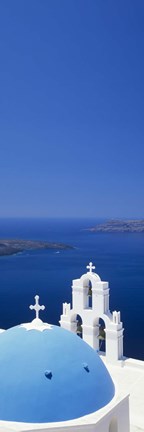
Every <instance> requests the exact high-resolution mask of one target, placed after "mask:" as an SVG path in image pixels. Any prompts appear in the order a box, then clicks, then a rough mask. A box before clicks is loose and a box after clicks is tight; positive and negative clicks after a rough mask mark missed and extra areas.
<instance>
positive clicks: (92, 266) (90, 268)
mask: <svg viewBox="0 0 144 432" xmlns="http://www.w3.org/2000/svg"><path fill="white" fill-rule="evenodd" d="M86 268H87V269H88V270H89V272H90V273H92V271H93V270H95V266H94V265H93V263H92V262H90V263H89V265H87V266H86Z"/></svg>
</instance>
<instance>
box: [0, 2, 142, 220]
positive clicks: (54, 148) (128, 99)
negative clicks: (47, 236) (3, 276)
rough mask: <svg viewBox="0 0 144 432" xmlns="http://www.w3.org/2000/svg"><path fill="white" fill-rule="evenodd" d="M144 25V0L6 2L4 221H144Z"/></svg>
mask: <svg viewBox="0 0 144 432" xmlns="http://www.w3.org/2000/svg"><path fill="white" fill-rule="evenodd" d="M143 23H144V1H143V0H139V1H136V0H135V1H134V0H121V1H118V0H109V1H107V0H90V1H88V0H87V1H86V0H69V1H68V0H39V1H38V0H21V1H19V0H13V1H11V0H1V2H0V216H1V217H3V216H35V217H39V216H46V217H47V216H50V217H51V216H66V217H70V216H72V217H73V216H79V217H81V216H83V217H87V216H88V217H100V216H103V217H115V216H117V217H122V216H124V217H144V194H143V185H144V180H143V177H144V176H143V171H144V55H143V53H144V28H143Z"/></svg>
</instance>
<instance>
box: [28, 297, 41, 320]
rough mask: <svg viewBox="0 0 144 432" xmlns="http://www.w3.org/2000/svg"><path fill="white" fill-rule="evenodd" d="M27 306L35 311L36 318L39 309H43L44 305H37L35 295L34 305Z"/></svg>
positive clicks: (37, 298) (37, 301)
mask: <svg viewBox="0 0 144 432" xmlns="http://www.w3.org/2000/svg"><path fill="white" fill-rule="evenodd" d="M29 308H30V309H31V310H33V309H34V310H35V312H36V318H37V319H39V311H40V310H44V309H45V306H44V305H42V306H40V305H39V296H38V295H36V296H35V305H34V306H33V305H30V306H29Z"/></svg>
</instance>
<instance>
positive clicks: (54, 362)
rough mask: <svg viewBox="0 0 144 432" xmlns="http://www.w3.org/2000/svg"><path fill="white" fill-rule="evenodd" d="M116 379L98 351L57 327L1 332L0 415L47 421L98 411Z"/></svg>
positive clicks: (15, 419) (8, 417)
mask: <svg viewBox="0 0 144 432" xmlns="http://www.w3.org/2000/svg"><path fill="white" fill-rule="evenodd" d="M114 392H115V390H114V384H113V382H112V379H111V377H110V375H109V373H108V371H107V369H106V367H105V366H104V364H103V362H102V360H101V359H100V357H99V356H98V354H97V353H96V352H95V351H94V350H93V349H92V348H91V347H90V346H89V345H88V344H86V343H85V342H84V341H83V340H82V339H80V338H79V337H78V336H77V335H75V334H73V333H71V332H69V331H67V330H64V329H63V328H61V327H57V326H52V328H51V329H47V330H44V331H38V330H26V328H24V327H21V326H16V327H13V328H11V329H9V330H6V331H5V332H3V333H1V334H0V420H6V421H16V422H30V423H47V422H59V421H65V420H72V419H75V418H78V417H81V416H84V415H86V414H90V413H92V412H94V411H96V410H99V409H100V408H102V407H103V406H105V405H107V404H108V402H110V400H111V399H112V398H113V396H114Z"/></svg>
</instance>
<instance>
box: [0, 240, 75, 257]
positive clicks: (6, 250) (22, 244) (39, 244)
mask: <svg viewBox="0 0 144 432" xmlns="http://www.w3.org/2000/svg"><path fill="white" fill-rule="evenodd" d="M36 249H56V250H58V251H59V250H60V249H61V250H62V249H73V247H72V246H69V245H65V244H63V243H50V242H44V241H32V240H0V256H4V255H13V254H16V253H19V252H23V251H25V250H36Z"/></svg>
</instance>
